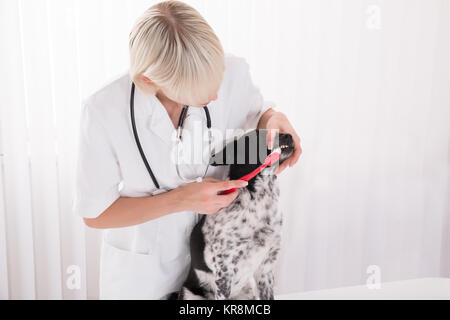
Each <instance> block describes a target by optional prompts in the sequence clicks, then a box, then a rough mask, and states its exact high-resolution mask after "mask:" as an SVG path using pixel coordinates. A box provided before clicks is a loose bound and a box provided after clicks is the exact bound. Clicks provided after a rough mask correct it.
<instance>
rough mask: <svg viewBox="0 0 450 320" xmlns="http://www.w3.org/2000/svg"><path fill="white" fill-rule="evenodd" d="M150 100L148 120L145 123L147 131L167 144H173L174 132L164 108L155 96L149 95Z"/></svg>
mask: <svg viewBox="0 0 450 320" xmlns="http://www.w3.org/2000/svg"><path fill="white" fill-rule="evenodd" d="M149 99H150V110H149V111H150V120H149V121H147V129H148V130H150V131H152V132H153V133H155V134H156V135H157V136H158V137H159V138H161V139H162V140H163V141H165V142H166V143H167V144H171V143H172V142H173V137H174V135H175V134H176V130H175V128H174V126H173V123H172V120H170V117H169V114H168V113H167V110H166V108H164V106H163V105H162V103H161V102H160V101H159V99H158V98H157V97H156V96H155V95H149Z"/></svg>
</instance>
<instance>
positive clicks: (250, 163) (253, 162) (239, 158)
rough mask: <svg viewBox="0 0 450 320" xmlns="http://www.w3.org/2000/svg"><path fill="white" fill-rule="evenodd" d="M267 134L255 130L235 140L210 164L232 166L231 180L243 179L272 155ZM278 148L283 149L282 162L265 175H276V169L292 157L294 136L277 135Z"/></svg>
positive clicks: (276, 146) (275, 144)
mask: <svg viewBox="0 0 450 320" xmlns="http://www.w3.org/2000/svg"><path fill="white" fill-rule="evenodd" d="M267 133H268V131H267V130H254V131H250V132H248V133H247V134H245V135H243V136H242V137H240V138H239V139H235V140H234V141H232V142H230V143H228V144H227V145H226V146H225V148H224V149H223V150H222V151H220V152H219V153H216V154H215V155H214V156H212V157H211V160H210V164H211V165H212V166H222V165H230V179H231V180H235V179H239V178H241V177H242V176H244V175H246V174H248V173H250V172H252V171H253V170H255V169H256V168H258V167H259V166H260V165H262V164H263V163H264V160H265V159H266V158H267V156H268V155H269V154H270V153H271V150H270V149H269V148H268V146H267ZM278 147H279V148H280V149H281V157H280V160H279V161H277V162H276V163H275V164H274V165H272V166H271V167H270V168H267V169H265V171H266V172H265V173H274V171H275V169H276V167H277V166H278V165H279V164H281V163H283V161H285V160H286V159H287V158H289V157H290V156H291V155H292V153H293V151H294V143H293V140H292V136H291V135H290V134H277V135H276V136H275V139H274V149H275V148H278ZM267 171H269V172H267Z"/></svg>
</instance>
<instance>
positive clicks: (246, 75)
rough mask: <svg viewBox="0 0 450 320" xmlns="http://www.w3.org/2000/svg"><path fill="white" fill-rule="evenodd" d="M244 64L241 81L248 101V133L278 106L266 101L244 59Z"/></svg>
mask: <svg viewBox="0 0 450 320" xmlns="http://www.w3.org/2000/svg"><path fill="white" fill-rule="evenodd" d="M242 62H243V66H242V78H241V81H242V88H243V90H244V94H245V97H246V99H247V100H246V104H245V106H247V110H245V112H246V120H245V125H244V129H245V130H246V131H247V130H253V129H256V127H257V126H258V122H259V119H260V118H261V116H262V115H263V114H264V113H265V112H266V111H267V110H269V109H270V108H275V107H276V105H275V103H274V102H272V101H266V100H264V98H263V96H262V94H261V91H260V89H259V87H257V86H255V84H254V83H253V81H252V78H251V74H250V66H249V64H248V63H247V61H245V60H244V59H242Z"/></svg>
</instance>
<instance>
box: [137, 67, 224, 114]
mask: <svg viewBox="0 0 450 320" xmlns="http://www.w3.org/2000/svg"><path fill="white" fill-rule="evenodd" d="M141 79H142V80H143V81H144V82H145V83H146V84H147V85H149V86H153V87H157V88H158V90H157V95H158V97H159V98H162V99H163V100H169V102H173V103H176V104H179V105H181V106H192V107H199V108H201V107H204V106H206V105H208V104H210V103H211V101H215V100H217V96H218V94H217V92H218V91H219V88H220V85H219V86H218V87H217V88H216V90H214V92H211V93H210V95H209V98H208V101H188V99H183V97H181V98H175V95H174V94H173V93H172V92H171V91H170V90H168V89H167V88H164V87H158V86H157V85H156V84H155V83H154V82H152V81H151V80H150V79H149V78H147V77H145V76H143V75H141Z"/></svg>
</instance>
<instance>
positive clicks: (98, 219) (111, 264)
mask: <svg viewBox="0 0 450 320" xmlns="http://www.w3.org/2000/svg"><path fill="white" fill-rule="evenodd" d="M133 83H134V84H135V91H134V92H133V91H132V90H131V88H134V87H133ZM131 98H133V100H134V116H135V127H136V130H137V132H138V133H139V140H140V144H141V147H142V150H144V154H145V155H146V156H147V160H148V164H149V166H150V168H151V170H152V172H153V173H154V175H155V176H156V180H157V183H158V184H159V185H160V187H161V189H159V188H157V186H156V184H155V181H154V180H152V179H150V177H149V175H148V174H147V170H148V167H146V165H145V163H144V162H143V161H142V158H141V156H142V155H141V154H140V151H139V149H138V146H137V141H136V137H135V136H134V131H133V129H134V128H133V127H132V124H131V121H130V115H131V111H130V99H131ZM185 105H186V106H190V108H188V113H187V115H186V116H185V118H184V119H185V121H184V125H183V132H184V130H186V128H189V127H190V126H192V125H193V123H194V121H193V119H202V117H204V116H205V114H204V113H203V110H202V108H201V107H203V106H206V105H207V106H208V109H209V114H210V118H211V123H212V126H213V129H214V130H215V131H219V132H223V133H224V132H225V131H226V130H229V129H239V128H243V129H249V128H255V127H258V128H264V129H278V130H280V131H281V132H286V133H290V134H292V135H293V137H294V140H295V148H296V151H295V154H294V155H293V156H292V158H291V159H289V160H288V161H286V162H285V163H284V166H281V167H280V168H279V170H278V173H279V172H281V171H282V170H283V169H284V168H285V167H286V166H287V165H291V166H292V165H294V164H295V163H296V162H297V160H298V158H299V156H300V154H301V148H300V139H299V138H298V136H297V134H296V133H295V131H294V129H293V128H292V126H291V124H290V123H289V121H288V120H287V119H286V117H285V116H284V115H283V114H281V113H279V112H276V111H274V110H273V109H272V108H270V105H268V104H267V103H264V101H263V99H262V96H261V94H260V92H259V90H258V88H256V87H255V86H254V85H253V83H252V81H251V78H250V73H249V66H248V64H247V63H246V62H245V60H244V59H242V58H238V57H235V56H233V55H229V54H227V55H225V54H224V52H223V49H222V46H221V44H220V41H219V39H218V38H217V36H216V35H215V34H214V32H213V30H212V29H211V27H210V26H209V25H208V24H207V22H206V21H205V20H204V19H203V18H202V17H201V16H200V14H199V13H198V12H197V11H196V10H195V9H193V8H192V7H190V6H188V5H186V4H184V3H182V2H178V1H166V2H161V3H158V4H156V5H154V6H152V7H151V8H150V9H148V10H147V11H146V12H145V13H144V15H143V16H142V17H141V18H140V19H139V20H138V21H137V23H136V25H135V26H134V28H133V30H132V32H131V34H130V70H129V74H127V75H124V76H123V77H121V78H119V79H117V80H115V81H114V82H112V83H110V84H108V85H107V86H105V87H104V88H103V89H101V90H99V91H98V92H96V93H95V94H93V95H92V96H91V97H89V98H88V99H87V100H86V101H85V104H84V108H83V111H82V117H81V136H80V141H79V158H78V163H77V175H76V188H75V199H74V203H73V208H74V211H75V212H76V213H77V214H78V215H80V216H82V217H83V218H84V221H85V224H86V225H87V226H89V227H92V228H98V229H105V232H104V233H103V241H102V252H101V262H100V298H102V299H164V298H166V295H167V294H168V293H170V292H173V291H176V290H177V289H179V288H180V287H181V285H182V282H183V281H184V279H185V277H186V275H187V272H188V268H189V263H190V256H189V235H190V232H191V229H192V228H193V226H194V225H195V223H196V221H197V219H198V214H214V213H216V212H217V211H219V210H220V209H221V208H224V207H227V206H228V205H229V204H230V203H231V202H232V201H233V200H234V199H235V198H236V196H237V194H238V191H235V192H233V193H231V194H228V195H219V193H220V191H223V190H228V189H231V188H242V187H244V186H245V185H246V183H245V182H242V181H222V180H220V179H219V178H223V176H224V171H223V170H224V169H223V167H215V168H212V167H211V168H209V170H208V171H207V174H206V176H205V179H203V181H201V182H190V183H186V182H185V181H184V180H183V179H182V176H180V175H178V174H177V167H176V165H175V164H174V162H173V161H172V158H171V153H172V151H173V146H174V142H173V141H172V139H171V137H172V135H173V133H174V131H176V130H175V129H176V128H177V127H178V120H179V118H180V114H181V112H182V109H183V106H185ZM269 139H270V137H269ZM183 140H184V139H183ZM215 143H216V141H214V142H213V144H215ZM182 167H183V168H184V169H183V170H184V173H183V175H184V176H189V177H194V179H195V177H198V176H200V177H201V176H202V174H201V171H202V170H203V171H204V169H202V170H200V171H199V169H198V166H188V165H187V166H182ZM199 172H200V173H199ZM148 173H150V172H148ZM167 190H170V191H167Z"/></svg>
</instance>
